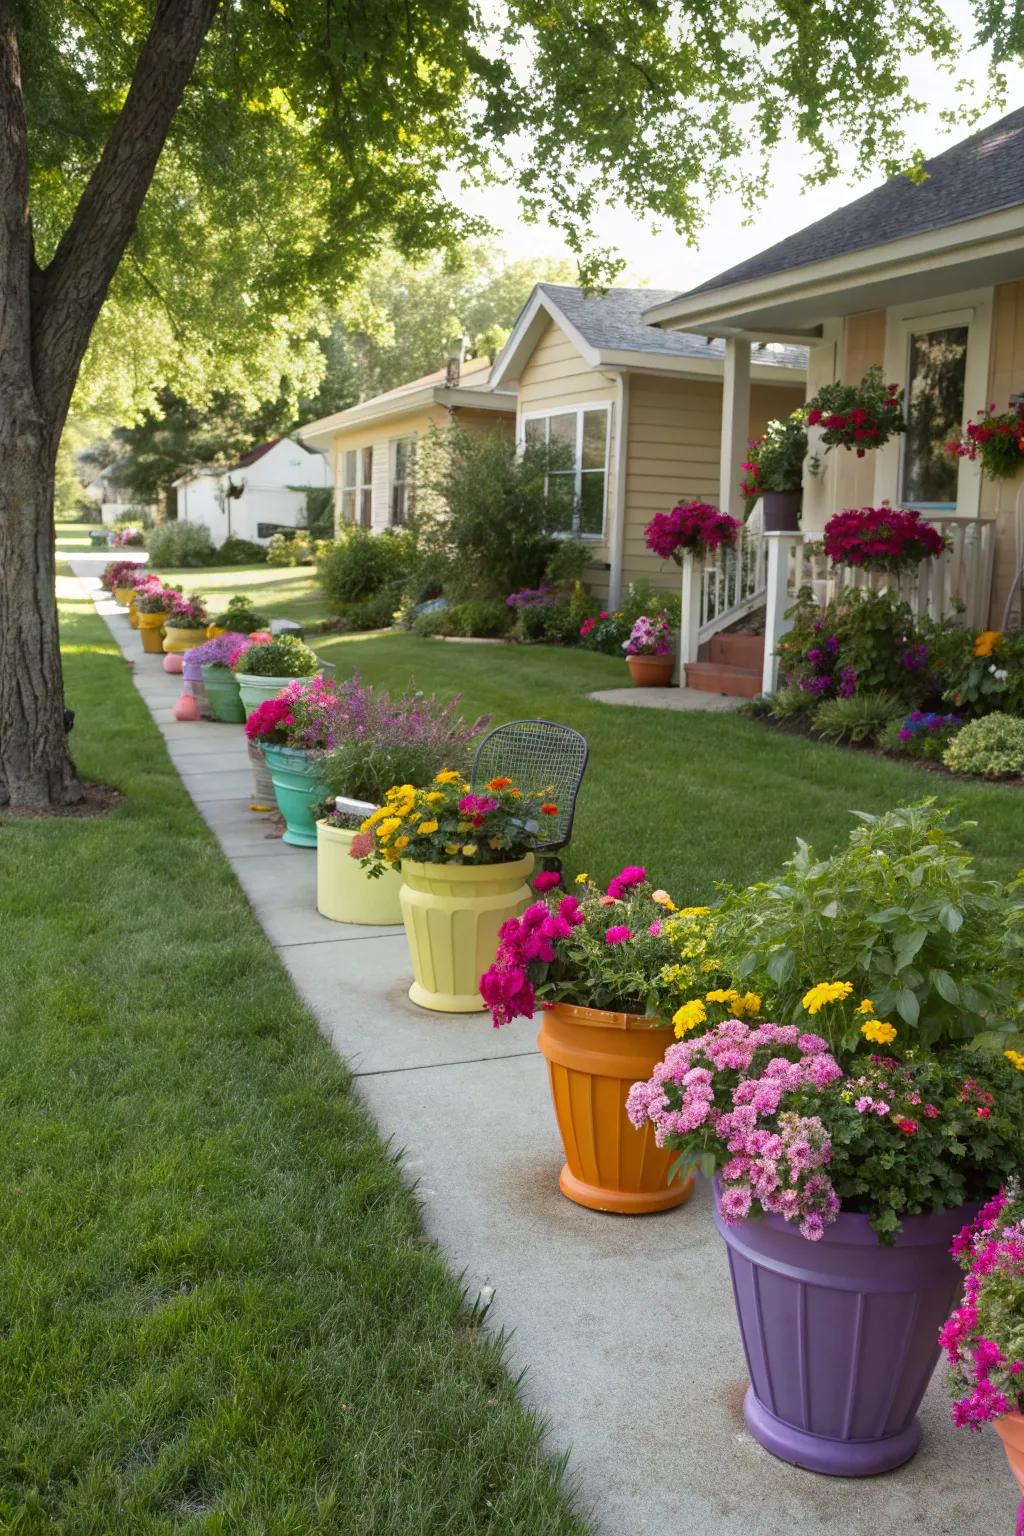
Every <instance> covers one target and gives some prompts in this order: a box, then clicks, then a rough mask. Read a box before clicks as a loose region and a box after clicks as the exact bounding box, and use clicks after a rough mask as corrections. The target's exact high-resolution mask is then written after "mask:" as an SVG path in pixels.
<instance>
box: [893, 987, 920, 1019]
mask: <svg viewBox="0 0 1024 1536" xmlns="http://www.w3.org/2000/svg"><path fill="white" fill-rule="evenodd" d="M896 1011H897V1013H898V1014H899V1016H900V1018H901V1019H902V1020H903V1022H904V1023H905V1024H916V1023H917V1021H918V1019H919V1017H920V1015H921V1009H920V1007H919V1005H918V1001H917V996H916V994H915V993H913V992H911V990H910V988H909V987H903V988H901V990H900V991H899V993H897V996H896Z"/></svg>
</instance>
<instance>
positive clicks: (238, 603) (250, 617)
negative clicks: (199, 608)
mask: <svg viewBox="0 0 1024 1536" xmlns="http://www.w3.org/2000/svg"><path fill="white" fill-rule="evenodd" d="M212 622H213V623H214V624H215V625H216V626H217V628H218V629H226V630H229V631H231V633H233V634H236V635H251V634H254V633H255V632H256V631H257V630H258V629H266V627H267V623H268V619H267V616H266V614H265V613H257V611H256V609H255V608H254V607H253V602H252V598H251V597H247V596H246V595H245V593H243V592H236V593H235V595H234V597H229V598H228V605H227V607H226V608H225V609H224V611H223V612H222V613H218V614H215V615H214V618H213V621H212Z"/></svg>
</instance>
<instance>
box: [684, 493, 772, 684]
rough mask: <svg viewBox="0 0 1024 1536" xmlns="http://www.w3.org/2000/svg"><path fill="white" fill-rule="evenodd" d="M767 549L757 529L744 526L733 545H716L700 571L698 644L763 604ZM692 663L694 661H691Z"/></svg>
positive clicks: (766, 572) (747, 525)
mask: <svg viewBox="0 0 1024 1536" xmlns="http://www.w3.org/2000/svg"><path fill="white" fill-rule="evenodd" d="M767 579H768V546H767V544H766V543H765V537H764V534H763V533H762V531H761V528H760V526H759V525H758V526H754V527H751V525H750V524H749V523H748V524H746V525H745V526H744V528H743V532H742V534H741V535H740V538H739V540H738V542H737V543H736V544H735V545H729V546H726V545H719V547H718V549H716V550H715V551H714V553H713V554H712V555H711V556H710V557H709V558H708V559H707V560H705V561H704V563H703V567H702V570H701V589H700V625H699V629H698V636H697V638H698V643H703V642H704V641H705V640H710V639H711V636H712V635H715V634H717V633H718V631H719V630H720V629H724V628H725V627H726V625H727V624H733V623H735V621H736V620H737V619H741V618H743V617H745V615H746V614H748V613H750V612H752V611H753V609H755V608H758V607H760V606H761V604H762V603H763V602H764V595H765V583H766V582H767ZM691 659H695V658H691Z"/></svg>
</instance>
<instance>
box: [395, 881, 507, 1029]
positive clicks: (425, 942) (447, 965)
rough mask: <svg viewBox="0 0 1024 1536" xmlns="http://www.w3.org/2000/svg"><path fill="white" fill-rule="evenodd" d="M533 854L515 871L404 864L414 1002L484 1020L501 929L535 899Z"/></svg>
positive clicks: (402, 896) (405, 919) (405, 917)
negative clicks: (484, 984) (484, 985)
mask: <svg viewBox="0 0 1024 1536" xmlns="http://www.w3.org/2000/svg"><path fill="white" fill-rule="evenodd" d="M532 869H533V854H532V853H528V854H527V855H526V857H525V858H524V859H516V860H514V861H513V862H512V863H509V864H481V865H480V866H479V867H474V866H473V865H472V864H417V863H416V862H415V861H414V860H413V859H403V860H402V888H401V891H400V893H399V899H400V901H401V906H402V921H403V923H404V924H405V934H406V938H407V939H408V941H409V954H410V956H411V958H412V973H413V976H414V977H415V980H414V981H413V984H412V986H411V987H410V988H409V996H410V998H411V999H412V1001H413V1002H414V1003H417V1004H418V1005H419V1007H420V1008H429V1009H431V1010H432V1011H433V1012H435V1013H478V1012H479V1011H480V1010H481V1009H482V1008H483V1006H484V1002H483V999H482V997H481V996H480V977H481V976H482V975H483V973H484V971H486V969H487V967H488V966H489V965H490V963H491V961H492V960H493V959H494V956H495V954H496V953H497V949H498V929H499V928H500V927H501V925H502V923H504V922H505V921H506V920H507V919H508V918H510V917H517V916H518V914H519V913H520V912H522V910H523V909H524V907H526V906H527V904H528V903H529V901H530V900H531V893H530V888H529V886H528V885H527V884H526V882H527V880H528V879H529V877H530V873H531V871H532Z"/></svg>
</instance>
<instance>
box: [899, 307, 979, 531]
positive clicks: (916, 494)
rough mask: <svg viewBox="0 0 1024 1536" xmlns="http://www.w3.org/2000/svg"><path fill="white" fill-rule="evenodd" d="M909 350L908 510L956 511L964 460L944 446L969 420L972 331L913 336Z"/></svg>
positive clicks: (904, 481)
mask: <svg viewBox="0 0 1024 1536" xmlns="http://www.w3.org/2000/svg"><path fill="white" fill-rule="evenodd" d="M909 350H910V363H909V368H908V377H907V433H906V437H905V438H904V440H903V472H902V493H901V498H900V499H901V500H902V501H903V503H904V504H905V505H907V506H912V507H923V508H929V507H930V508H934V509H936V510H938V509H949V510H950V511H955V509H956V504H957V476H958V469H959V463H960V461H959V460H958V459H955V458H953V457H952V455H950V454H948V453H946V452H945V451H944V445H945V444H946V443H947V442H948V441H949V439H950V437H951V436H952V435H953V434H954V432H955V431H956V429H957V428H958V427H959V426H960V423H961V422H962V421H963V417H964V381H965V378H966V372H967V326H966V325H953V326H947V327H945V328H944V329H942V330H935V331H923V330H922V331H916V330H915V331H911V332H910V335H909Z"/></svg>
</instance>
